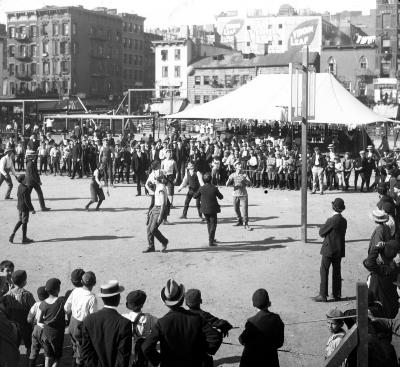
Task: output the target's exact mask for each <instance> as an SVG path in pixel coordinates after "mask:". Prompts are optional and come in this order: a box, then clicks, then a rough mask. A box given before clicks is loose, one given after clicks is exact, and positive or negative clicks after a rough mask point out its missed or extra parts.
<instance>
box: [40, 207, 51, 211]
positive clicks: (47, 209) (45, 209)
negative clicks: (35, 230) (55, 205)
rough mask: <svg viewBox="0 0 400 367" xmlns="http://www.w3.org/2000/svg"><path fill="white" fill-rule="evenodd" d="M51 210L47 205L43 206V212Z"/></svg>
mask: <svg viewBox="0 0 400 367" xmlns="http://www.w3.org/2000/svg"><path fill="white" fill-rule="evenodd" d="M49 210H51V209H50V208H47V207H44V208H42V212H48V211H49Z"/></svg>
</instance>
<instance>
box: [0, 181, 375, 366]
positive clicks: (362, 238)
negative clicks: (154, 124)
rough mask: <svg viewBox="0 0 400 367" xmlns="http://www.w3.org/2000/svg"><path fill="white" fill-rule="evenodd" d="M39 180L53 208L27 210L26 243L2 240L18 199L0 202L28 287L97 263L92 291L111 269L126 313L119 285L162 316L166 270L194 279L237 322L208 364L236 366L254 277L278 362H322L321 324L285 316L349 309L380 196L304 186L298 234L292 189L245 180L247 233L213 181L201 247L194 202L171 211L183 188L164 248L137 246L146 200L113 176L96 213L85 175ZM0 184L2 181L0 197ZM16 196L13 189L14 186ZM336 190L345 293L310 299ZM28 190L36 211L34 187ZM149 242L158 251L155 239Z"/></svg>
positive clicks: (1, 245)
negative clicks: (304, 230) (277, 325)
mask: <svg viewBox="0 0 400 367" xmlns="http://www.w3.org/2000/svg"><path fill="white" fill-rule="evenodd" d="M42 181H43V186H42V187H43V191H44V194H45V197H46V199H47V206H49V207H50V208H51V209H52V210H51V211H50V212H41V211H39V212H37V214H36V215H31V217H30V222H29V226H28V236H29V237H31V238H33V239H34V240H35V243H33V244H31V245H21V244H20V243H19V242H20V240H21V233H18V234H17V236H16V239H15V242H16V243H15V244H14V245H11V244H9V243H8V236H9V235H10V233H11V231H12V228H13V226H14V224H15V222H16V221H17V211H16V200H11V201H6V200H3V199H1V200H0V221H1V223H2V230H1V232H0V259H10V260H12V261H14V263H15V265H16V269H25V270H26V271H27V272H28V285H27V289H28V290H30V291H32V292H33V293H34V294H36V289H37V287H39V286H41V285H44V283H45V281H46V280H47V279H48V278H50V277H58V278H60V279H61V281H62V285H61V287H62V289H61V291H62V294H64V292H65V291H67V290H68V289H70V288H71V287H72V285H71V283H70V281H69V277H70V273H71V271H72V270H73V269H74V268H77V267H82V268H84V269H85V270H92V271H94V272H95V273H96V276H97V281H98V282H97V285H96V287H95V291H96V292H97V291H98V290H99V286H100V284H101V283H103V282H105V281H107V280H109V279H118V280H119V281H120V283H122V285H124V286H125V289H126V290H125V292H124V293H123V294H122V302H121V305H120V311H121V312H125V311H126V309H125V296H126V295H127V293H128V292H129V291H131V290H134V289H143V290H145V291H146V293H147V295H148V298H147V302H146V305H145V309H144V310H145V311H147V312H151V313H153V314H154V315H156V316H162V315H163V314H165V313H166V311H167V309H166V307H165V306H164V305H163V303H162V302H161V299H160V291H161V288H162V287H163V285H164V284H165V282H166V280H167V279H168V278H170V277H173V278H174V279H175V280H176V281H178V282H181V283H183V284H184V285H185V287H186V289H189V288H198V289H200V290H201V291H202V295H203V307H204V309H206V310H208V311H209V312H211V313H213V314H215V315H217V316H219V317H221V318H224V319H227V320H229V321H230V322H231V323H232V324H233V325H234V326H236V327H237V329H234V330H232V332H231V333H230V335H229V337H228V338H226V339H225V342H226V343H227V344H223V345H222V346H221V348H220V350H219V351H218V353H217V354H216V356H215V365H216V366H238V364H239V360H240V355H241V352H242V347H241V346H240V345H239V343H238V336H239V335H240V333H241V331H242V330H243V326H244V323H245V320H246V319H247V318H248V317H250V316H252V315H253V314H254V313H255V309H254V308H253V306H252V303H251V296H252V293H253V292H254V291H255V290H256V289H257V288H260V287H263V288H266V289H267V290H268V292H269V294H270V298H271V301H272V307H271V310H272V311H273V312H276V313H279V314H280V316H281V318H282V320H283V321H284V323H285V324H286V327H285V343H284V346H283V347H282V349H284V351H283V352H281V353H280V354H279V358H280V361H281V366H304V367H313V366H321V364H322V361H323V357H322V355H323V351H324V347H325V343H326V341H327V339H328V337H329V333H328V329H327V326H326V323H325V322H324V321H322V322H315V323H306V324H296V325H290V324H291V323H297V322H302V321H307V320H316V319H317V320H318V319H324V317H325V313H326V312H327V311H328V309H330V308H332V307H338V308H340V309H342V310H345V309H348V308H353V307H354V305H355V301H354V296H355V289H356V288H355V287H356V282H357V281H364V280H365V279H366V277H367V272H366V270H365V269H364V268H363V266H362V260H363V259H364V258H365V257H366V253H367V248H368V240H369V236H370V234H371V233H372V230H373V223H372V222H371V221H370V219H369V216H368V215H369V212H370V211H371V210H372V209H373V207H374V206H375V205H376V202H377V194H376V193H368V194H366V193H352V192H350V193H338V192H335V191H333V192H326V194H325V195H323V196H320V195H309V196H308V222H309V227H308V238H309V242H308V243H307V244H304V243H302V242H301V241H300V227H299V224H300V192H298V191H270V193H268V194H264V192H263V190H262V189H249V204H250V205H249V215H250V224H251V226H252V228H253V230H252V231H251V232H248V231H245V230H244V229H243V228H236V227H232V224H233V223H234V222H235V215H234V211H233V208H232V206H231V202H232V189H231V188H221V192H222V193H223V195H224V199H223V200H222V202H221V207H222V213H221V214H220V216H219V223H218V228H217V234H216V237H217V239H218V240H219V241H220V243H219V245H218V247H215V248H209V247H208V246H207V244H208V241H207V234H206V232H207V229H206V225H204V224H201V223H200V222H199V220H198V219H197V213H196V210H195V208H194V203H193V202H192V206H191V208H190V209H189V213H188V216H189V219H187V220H182V219H179V217H180V215H181V213H182V205H183V202H184V198H185V194H186V192H182V193H180V194H178V195H176V196H175V202H174V204H175V205H176V207H177V208H176V209H173V210H172V211H171V216H170V221H171V222H172V225H170V226H162V227H161V231H162V232H163V233H164V234H165V235H166V236H167V238H169V241H170V244H169V251H168V252H167V253H165V254H163V253H160V252H156V253H151V254H142V250H144V249H145V248H146V246H147V241H146V226H145V219H146V215H145V213H146V210H147V207H148V205H149V198H148V197H146V196H141V197H135V194H136V188H135V187H133V186H132V185H117V187H116V188H115V189H111V192H110V197H106V201H105V202H104V204H103V206H102V209H103V210H102V211H101V212H95V211H90V212H86V211H84V210H83V207H84V206H85V204H86V203H87V201H88V200H89V180H87V179H78V180H74V181H71V180H70V179H68V178H66V177H52V176H45V177H43V178H42ZM5 189H6V187H5V185H2V187H1V188H0V195H1V197H3V195H4V192H5ZM12 196H14V197H16V187H15V188H14V189H13V195H12ZM338 196H341V197H343V199H344V201H345V203H346V210H345V212H344V213H343V214H344V216H345V217H346V218H347V220H348V231H347V236H346V239H347V248H346V258H345V259H344V260H343V262H342V276H343V292H342V293H343V296H344V297H348V300H346V301H343V302H339V303H325V304H324V303H315V302H313V301H312V300H311V298H312V297H313V296H315V295H317V294H318V290H319V263H320V254H319V251H320V247H321V239H320V238H319V236H318V227H319V225H320V224H321V223H323V222H324V221H325V220H326V218H327V217H328V216H330V215H331V204H330V203H331V202H332V201H333V199H334V198H335V197H338ZM32 197H33V204H34V206H35V207H36V208H37V209H39V204H38V202H37V196H36V193H35V192H33V194H32ZM156 247H157V249H158V250H159V249H160V246H159V244H158V243H156ZM99 304H100V305H101V301H99ZM66 353H67V354H68V348H67V351H66ZM69 365H70V364H69V358H67V357H65V358H63V363H62V366H69Z"/></svg>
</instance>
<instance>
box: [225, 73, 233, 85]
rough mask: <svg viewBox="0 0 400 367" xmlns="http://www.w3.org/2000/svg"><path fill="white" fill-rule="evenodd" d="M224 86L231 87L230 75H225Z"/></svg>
mask: <svg viewBox="0 0 400 367" xmlns="http://www.w3.org/2000/svg"><path fill="white" fill-rule="evenodd" d="M225 88H232V75H225Z"/></svg>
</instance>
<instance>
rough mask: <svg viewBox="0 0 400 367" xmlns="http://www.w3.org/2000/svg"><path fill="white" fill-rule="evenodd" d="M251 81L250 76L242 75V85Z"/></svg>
mask: <svg viewBox="0 0 400 367" xmlns="http://www.w3.org/2000/svg"><path fill="white" fill-rule="evenodd" d="M248 80H249V76H248V75H242V84H246V83H247V82H248Z"/></svg>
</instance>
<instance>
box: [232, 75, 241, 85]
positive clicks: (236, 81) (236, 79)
mask: <svg viewBox="0 0 400 367" xmlns="http://www.w3.org/2000/svg"><path fill="white" fill-rule="evenodd" d="M239 84H240V75H234V76H233V85H234V86H237V85H239Z"/></svg>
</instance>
